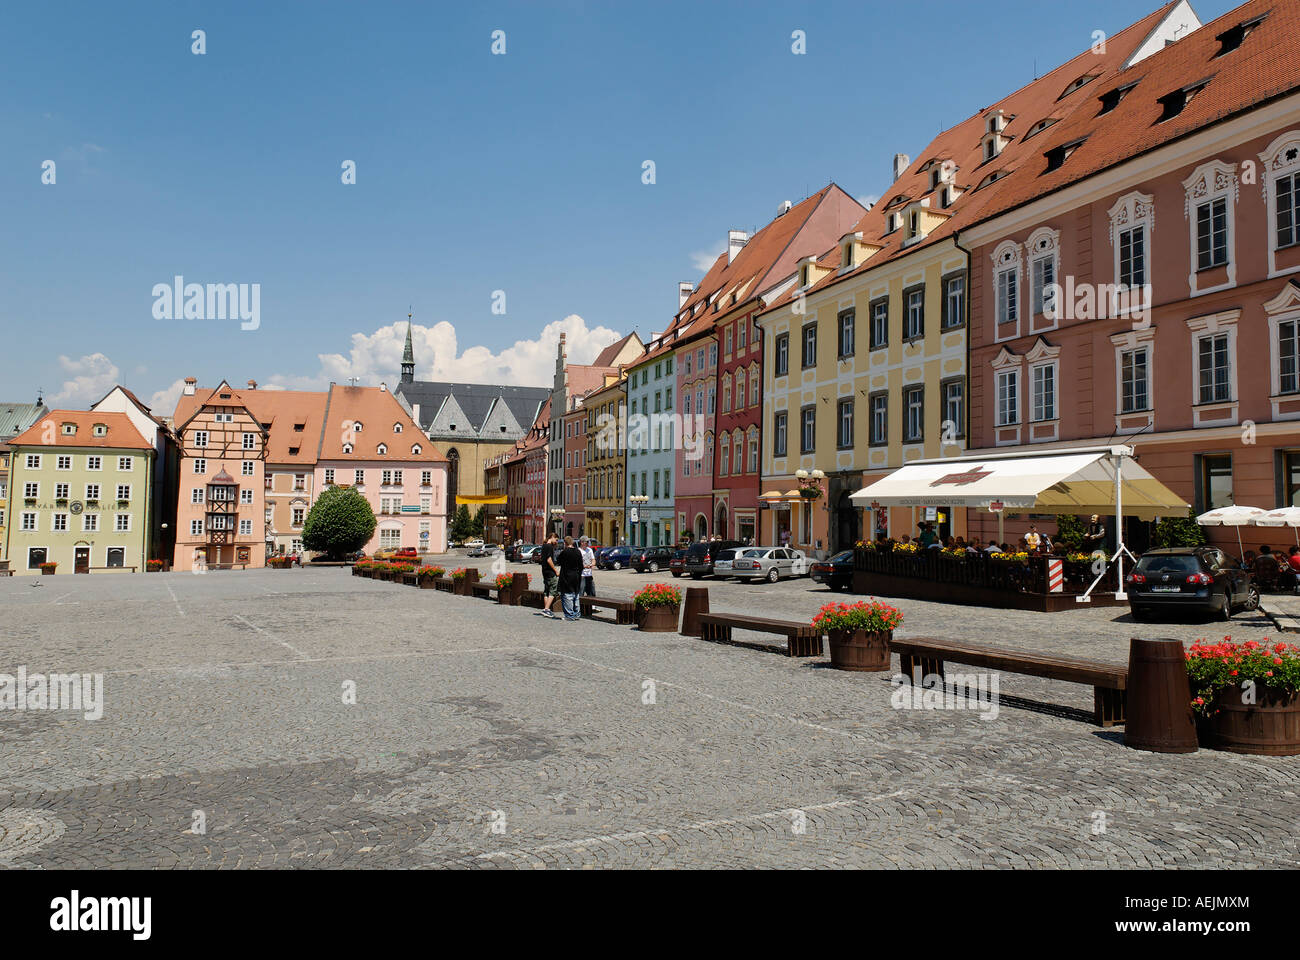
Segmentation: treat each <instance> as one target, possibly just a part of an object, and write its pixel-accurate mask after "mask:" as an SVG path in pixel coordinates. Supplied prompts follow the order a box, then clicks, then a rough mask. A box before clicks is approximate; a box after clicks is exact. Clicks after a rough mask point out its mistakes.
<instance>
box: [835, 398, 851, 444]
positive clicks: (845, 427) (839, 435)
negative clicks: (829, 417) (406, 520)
mask: <svg viewBox="0 0 1300 960" xmlns="http://www.w3.org/2000/svg"><path fill="white" fill-rule="evenodd" d="M836 406H837V411H836V413H837V415H836V418H835V422H836V424H837V430H836V437H835V440H836V443H835V445H836V447H838V448H839V449H840V450H849V449H852V447H853V399H852V398H849V399H848V400H841V401H840V402H839V403H838V404H837V405H836Z"/></svg>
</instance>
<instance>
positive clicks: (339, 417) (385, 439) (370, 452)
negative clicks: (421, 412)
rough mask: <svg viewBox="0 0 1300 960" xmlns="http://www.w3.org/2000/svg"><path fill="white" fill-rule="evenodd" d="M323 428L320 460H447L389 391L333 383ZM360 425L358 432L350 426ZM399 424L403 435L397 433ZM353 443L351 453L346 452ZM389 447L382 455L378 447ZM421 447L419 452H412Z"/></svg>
mask: <svg viewBox="0 0 1300 960" xmlns="http://www.w3.org/2000/svg"><path fill="white" fill-rule="evenodd" d="M325 402H326V407H325V417H324V425H323V427H322V429H321V432H320V446H319V449H318V451H317V458H318V459H320V460H377V459H381V458H386V459H389V460H407V461H411V460H415V461H426V462H429V463H437V462H442V461H445V460H446V459H447V458H446V457H444V456H443V455H442V454H441V453H439V452H438V451H437V449H436V448H435V447H434V445H433V441H431V440H430V439H429V438H428V437H426V436H425V435H424V431H423V430H421V429H420V425H419V424H417V423H416V422H415V421H414V420H412V419H411V415H410V414H409V413H407V412H406V408H405V407H403V406H402V405H401V403H399V402H398V400H397V398H396V397H394V396H393V395H392V394H391V393H389V392H388V391H387V390H382V389H380V388H379V387H353V386H340V385H339V384H337V383H333V384H330V390H329V394H328V396H327V397H326V401H325ZM356 423H360V424H361V427H362V429H361V430H360V431H357V430H355V429H352V428H350V426H349V425H351V424H356ZM395 424H400V425H401V427H402V432H401V433H397V432H395V431H394V429H393V428H394V425H395ZM345 443H350V444H351V445H352V451H351V452H350V453H345V452H344V449H343V447H344V444H345ZM380 444H384V445H385V446H386V447H387V448H388V452H387V453H385V454H381V453H379V452H378V451H379V445H380ZM415 444H419V446H420V452H419V453H414V452H412V449H411V448H412V446H413V445H415Z"/></svg>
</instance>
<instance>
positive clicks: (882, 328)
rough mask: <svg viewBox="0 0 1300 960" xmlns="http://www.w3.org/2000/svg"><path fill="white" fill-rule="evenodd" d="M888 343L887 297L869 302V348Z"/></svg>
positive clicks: (877, 348) (873, 348) (878, 347)
mask: <svg viewBox="0 0 1300 960" xmlns="http://www.w3.org/2000/svg"><path fill="white" fill-rule="evenodd" d="M888 343H889V298H888V297H885V298H883V299H880V300H873V301H872V302H871V349H872V350H879V349H880V348H881V347H883V346H886V345H887V344H888Z"/></svg>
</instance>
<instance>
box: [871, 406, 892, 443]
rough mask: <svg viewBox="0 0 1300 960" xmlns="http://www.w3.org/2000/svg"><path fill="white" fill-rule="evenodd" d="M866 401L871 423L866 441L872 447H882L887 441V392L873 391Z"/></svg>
mask: <svg viewBox="0 0 1300 960" xmlns="http://www.w3.org/2000/svg"><path fill="white" fill-rule="evenodd" d="M868 403H869V404H870V406H871V424H870V430H869V434H868V437H867V442H868V443H869V444H870V445H871V446H873V447H883V446H885V445H886V444H887V443H888V442H889V394H888V393H873V394H872V395H871V398H870V400H869V401H868Z"/></svg>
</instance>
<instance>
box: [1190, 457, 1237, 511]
mask: <svg viewBox="0 0 1300 960" xmlns="http://www.w3.org/2000/svg"><path fill="white" fill-rule="evenodd" d="M1201 498H1202V500H1203V501H1204V509H1205V510H1217V509H1218V508H1219V507H1230V506H1232V504H1233V496H1232V455H1231V454H1226V453H1225V454H1215V455H1213V456H1202V457H1201ZM1197 512H1198V513H1200V512H1203V511H1201V510H1198V511H1197Z"/></svg>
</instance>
